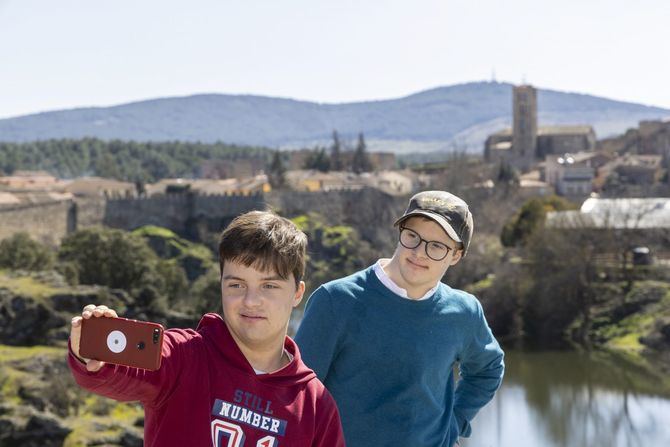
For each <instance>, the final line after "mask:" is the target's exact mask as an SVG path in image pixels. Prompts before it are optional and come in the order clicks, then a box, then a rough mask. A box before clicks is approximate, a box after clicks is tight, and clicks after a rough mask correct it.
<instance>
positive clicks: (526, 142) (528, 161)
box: [512, 85, 537, 171]
mask: <svg viewBox="0 0 670 447" xmlns="http://www.w3.org/2000/svg"><path fill="white" fill-rule="evenodd" d="M513 96H514V99H513V102H514V104H513V110H514V127H513V129H512V152H513V153H514V159H515V160H514V164H515V165H517V166H518V167H520V168H522V169H523V170H524V171H525V170H528V169H530V167H531V166H532V165H533V163H534V162H535V149H536V147H537V90H536V89H535V88H534V87H533V86H531V85H519V86H517V87H514V92H513Z"/></svg>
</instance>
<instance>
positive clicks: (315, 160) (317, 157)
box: [303, 148, 330, 172]
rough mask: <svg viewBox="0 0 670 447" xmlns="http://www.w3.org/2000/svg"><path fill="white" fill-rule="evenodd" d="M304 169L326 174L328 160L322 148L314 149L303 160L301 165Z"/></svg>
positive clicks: (328, 164) (328, 168)
mask: <svg viewBox="0 0 670 447" xmlns="http://www.w3.org/2000/svg"><path fill="white" fill-rule="evenodd" d="M303 167H304V168H305V169H316V170H317V171H321V172H328V171H329V170H330V159H329V158H328V155H326V150H325V149H324V148H321V149H319V148H316V149H314V150H313V151H312V152H310V154H309V155H308V156H307V158H306V159H305V164H304V165H303Z"/></svg>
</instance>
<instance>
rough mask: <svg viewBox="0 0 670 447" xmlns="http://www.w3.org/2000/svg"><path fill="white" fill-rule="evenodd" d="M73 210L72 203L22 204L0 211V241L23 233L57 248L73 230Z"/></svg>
mask: <svg viewBox="0 0 670 447" xmlns="http://www.w3.org/2000/svg"><path fill="white" fill-rule="evenodd" d="M75 222H76V207H75V206H74V203H73V202H72V201H69V200H67V201H63V202H51V203H44V204H25V205H17V206H11V207H3V208H0V239H4V238H7V237H10V236H11V235H13V234H14V233H17V232H20V231H24V232H26V233H28V234H30V235H31V236H32V237H33V238H34V239H35V240H38V241H40V242H43V243H46V244H49V245H58V244H59V243H60V241H61V239H62V238H63V237H65V235H67V234H68V232H69V231H72V230H73V229H74V225H75Z"/></svg>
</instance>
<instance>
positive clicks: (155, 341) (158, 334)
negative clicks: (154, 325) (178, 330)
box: [153, 329, 161, 344]
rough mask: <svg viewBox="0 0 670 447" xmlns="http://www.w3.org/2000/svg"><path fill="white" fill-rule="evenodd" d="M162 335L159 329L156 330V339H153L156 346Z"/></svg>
mask: <svg viewBox="0 0 670 447" xmlns="http://www.w3.org/2000/svg"><path fill="white" fill-rule="evenodd" d="M160 335H161V331H160V330H159V329H154V338H153V341H154V344H156V343H158V339H159V337H160Z"/></svg>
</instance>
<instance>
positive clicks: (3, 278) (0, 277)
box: [0, 271, 62, 299]
mask: <svg viewBox="0 0 670 447" xmlns="http://www.w3.org/2000/svg"><path fill="white" fill-rule="evenodd" d="M0 288H5V289H9V290H10V291H11V292H12V293H14V294H16V295H23V296H30V297H33V298H35V299H44V298H46V297H49V296H51V295H53V294H55V293H59V292H62V289H59V288H56V287H52V286H49V285H46V284H43V283H41V282H39V281H37V280H35V279H34V278H31V277H30V276H19V277H11V276H8V275H7V274H6V273H5V272H4V271H0Z"/></svg>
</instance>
